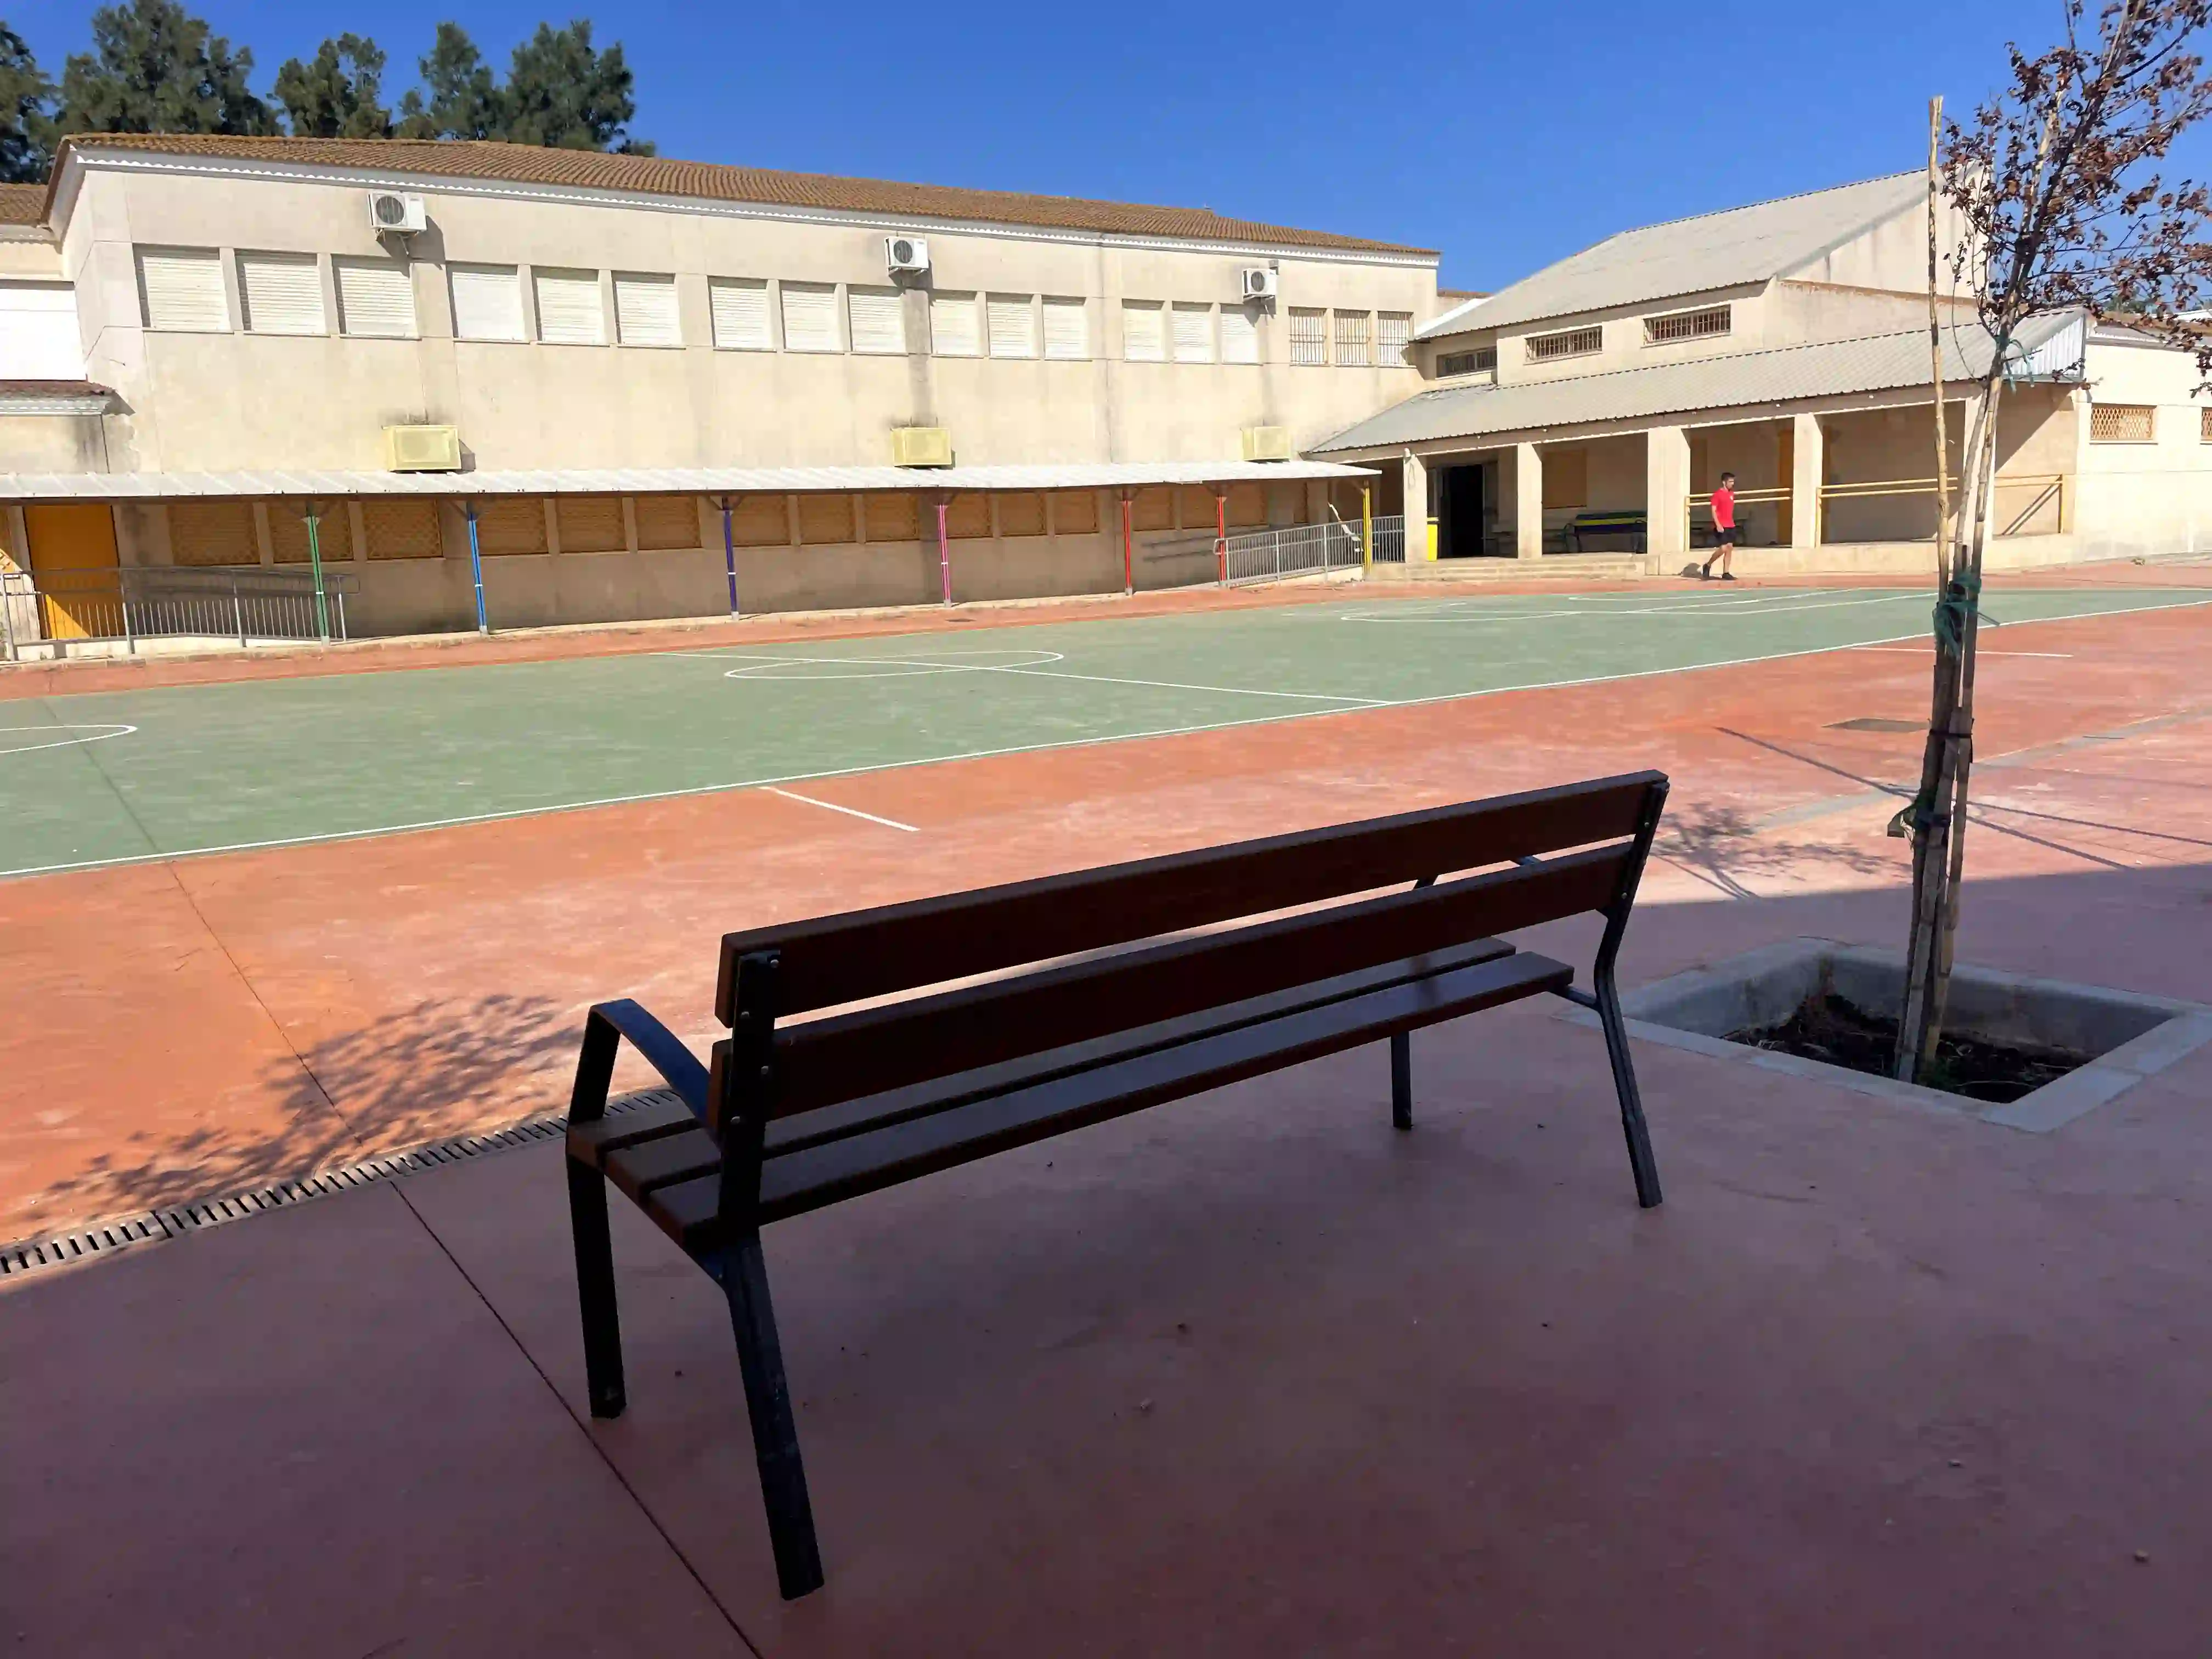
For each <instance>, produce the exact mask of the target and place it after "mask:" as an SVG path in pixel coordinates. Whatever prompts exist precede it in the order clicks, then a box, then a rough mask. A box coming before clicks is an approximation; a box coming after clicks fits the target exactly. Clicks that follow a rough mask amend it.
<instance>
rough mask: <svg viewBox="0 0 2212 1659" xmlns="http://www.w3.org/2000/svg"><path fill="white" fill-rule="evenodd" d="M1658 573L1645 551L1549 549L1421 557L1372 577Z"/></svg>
mask: <svg viewBox="0 0 2212 1659" xmlns="http://www.w3.org/2000/svg"><path fill="white" fill-rule="evenodd" d="M1650 574H1654V572H1653V570H1652V565H1651V560H1650V557H1649V556H1647V555H1644V554H1642V553H1547V554H1546V555H1545V556H1543V557H1542V558H1541V559H1417V560H1414V561H1413V562H1411V563H1407V564H1377V565H1373V566H1370V568H1369V572H1368V580H1370V581H1385V582H1525V581H1530V580H1545V581H1549V580H1567V581H1620V580H1638V579H1641V578H1643V577H1644V576H1647V575H1650Z"/></svg>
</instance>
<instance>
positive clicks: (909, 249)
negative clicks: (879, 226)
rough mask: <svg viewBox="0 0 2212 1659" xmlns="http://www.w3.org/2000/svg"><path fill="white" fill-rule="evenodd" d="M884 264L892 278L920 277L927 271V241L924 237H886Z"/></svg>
mask: <svg viewBox="0 0 2212 1659" xmlns="http://www.w3.org/2000/svg"><path fill="white" fill-rule="evenodd" d="M884 264H886V265H889V266H890V272H891V275H892V276H923V275H925V274H926V273H927V271H928V270H929V239H928V238H927V237H926V236H886V237H884Z"/></svg>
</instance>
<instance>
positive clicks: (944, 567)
mask: <svg viewBox="0 0 2212 1659" xmlns="http://www.w3.org/2000/svg"><path fill="white" fill-rule="evenodd" d="M950 511H951V503H950V502H948V501H939V502H938V504H937V570H938V574H939V575H940V576H942V577H943V578H944V579H945V604H947V605H950V604H951V603H952V539H951V536H950V535H948V534H947V533H946V532H945V514H946V513H948V512H950Z"/></svg>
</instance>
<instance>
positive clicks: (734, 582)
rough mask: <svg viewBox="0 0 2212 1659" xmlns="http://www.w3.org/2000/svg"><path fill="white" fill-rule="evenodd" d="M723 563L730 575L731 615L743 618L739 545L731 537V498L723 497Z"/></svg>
mask: <svg viewBox="0 0 2212 1659" xmlns="http://www.w3.org/2000/svg"><path fill="white" fill-rule="evenodd" d="M721 507H722V563H723V565H724V566H725V567H726V568H727V569H728V571H729V573H730V614H731V615H732V617H741V616H743V615H744V612H743V611H739V610H738V544H737V543H736V541H735V540H733V539H732V537H731V535H730V498H729V497H728V496H727V495H725V496H723V497H722V501H721Z"/></svg>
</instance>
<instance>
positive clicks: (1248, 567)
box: [1221, 519, 1366, 587]
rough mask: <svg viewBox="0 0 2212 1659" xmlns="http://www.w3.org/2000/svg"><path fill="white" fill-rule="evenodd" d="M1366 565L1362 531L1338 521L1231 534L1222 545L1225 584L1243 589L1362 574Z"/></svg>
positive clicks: (1222, 575)
mask: <svg viewBox="0 0 2212 1659" xmlns="http://www.w3.org/2000/svg"><path fill="white" fill-rule="evenodd" d="M1364 562H1366V561H1365V558H1364V556H1363V550H1362V549H1361V547H1360V545H1359V528H1358V526H1357V525H1350V524H1346V523H1345V522H1344V521H1343V520H1341V519H1332V520H1329V521H1328V523H1326V524H1300V525H1289V526H1285V527H1284V528H1282V529H1280V530H1257V531H1253V532H1249V533H1248V534H1245V535H1242V536H1231V537H1230V538H1227V539H1226V540H1225V541H1224V542H1223V543H1222V544H1221V584H1222V586H1225V587H1243V586H1247V585H1248V584H1250V583H1253V582H1276V581H1282V580H1285V578H1288V577H1291V576H1318V575H1326V574H1328V572H1330V571H1332V570H1357V569H1358V568H1359V567H1360V566H1361V565H1362V564H1364Z"/></svg>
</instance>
